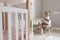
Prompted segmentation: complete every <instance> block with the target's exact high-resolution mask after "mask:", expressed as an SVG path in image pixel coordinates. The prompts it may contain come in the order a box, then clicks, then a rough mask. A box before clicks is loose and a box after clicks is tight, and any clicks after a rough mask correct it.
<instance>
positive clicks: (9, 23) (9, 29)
mask: <svg viewBox="0 0 60 40" xmlns="http://www.w3.org/2000/svg"><path fill="white" fill-rule="evenodd" d="M8 40H12V27H11V13H10V12H9V13H8Z"/></svg>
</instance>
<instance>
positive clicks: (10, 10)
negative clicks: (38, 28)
mask: <svg viewBox="0 0 60 40" xmlns="http://www.w3.org/2000/svg"><path fill="white" fill-rule="evenodd" d="M2 12H8V40H12V13H14V14H15V29H16V40H19V39H18V38H19V37H18V36H19V35H18V31H19V25H20V24H19V19H18V17H19V16H18V14H21V16H20V18H21V19H20V21H21V25H20V26H21V34H22V35H21V40H25V39H24V27H26V40H28V10H27V9H20V8H14V7H4V6H0V34H1V36H0V39H1V40H3V27H2ZM24 14H25V16H24ZM24 17H25V22H24Z"/></svg>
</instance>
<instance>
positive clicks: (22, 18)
mask: <svg viewBox="0 0 60 40" xmlns="http://www.w3.org/2000/svg"><path fill="white" fill-rule="evenodd" d="M21 21H22V29H21V31H22V32H21V33H22V40H24V25H25V24H24V16H23V13H21Z"/></svg>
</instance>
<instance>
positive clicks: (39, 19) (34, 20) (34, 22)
mask: <svg viewBox="0 0 60 40" xmlns="http://www.w3.org/2000/svg"><path fill="white" fill-rule="evenodd" d="M38 24H42V18H38V19H33V20H32V33H33V30H35V29H36V28H33V25H38ZM41 34H43V28H41Z"/></svg>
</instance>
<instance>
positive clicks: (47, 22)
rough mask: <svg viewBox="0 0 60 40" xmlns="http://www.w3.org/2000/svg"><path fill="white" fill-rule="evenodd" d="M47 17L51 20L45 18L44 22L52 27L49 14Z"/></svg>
mask: <svg viewBox="0 0 60 40" xmlns="http://www.w3.org/2000/svg"><path fill="white" fill-rule="evenodd" d="M45 18H46V19H48V20H49V21H47V20H45V19H44V22H45V23H46V24H48V25H47V26H46V27H51V19H50V17H49V16H47V17H45Z"/></svg>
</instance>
